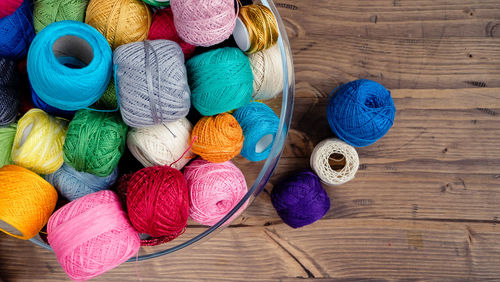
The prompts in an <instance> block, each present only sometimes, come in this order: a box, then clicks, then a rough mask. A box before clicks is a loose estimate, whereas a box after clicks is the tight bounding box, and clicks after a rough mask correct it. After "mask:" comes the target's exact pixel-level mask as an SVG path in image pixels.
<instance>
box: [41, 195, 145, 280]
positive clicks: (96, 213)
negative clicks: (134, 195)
mask: <svg viewBox="0 0 500 282" xmlns="http://www.w3.org/2000/svg"><path fill="white" fill-rule="evenodd" d="M47 233H48V237H47V239H48V241H49V243H50V246H51V247H52V249H53V250H54V253H55V254H56V256H57V261H58V262H59V263H60V264H61V266H62V268H63V269H64V271H65V272H66V274H67V275H68V276H69V278H71V279H72V280H74V281H86V280H89V279H92V278H94V277H96V276H99V275H101V274H103V273H104V272H106V271H108V270H110V269H113V268H115V267H117V266H118V265H120V264H121V263H123V262H125V261H127V260H128V259H129V258H131V257H133V256H135V254H136V253H137V252H138V251H139V248H140V246H141V243H140V239H139V234H138V233H137V231H135V229H134V228H133V227H132V226H131V225H130V222H129V221H128V218H127V215H126V213H125V211H124V210H123V208H122V205H121V203H120V200H119V198H118V196H117V195H116V194H115V193H114V192H112V191H109V190H104V191H99V192H96V193H92V194H89V195H87V196H84V197H82V198H80V199H78V200H76V201H73V202H70V203H69V204H67V205H65V206H64V207H62V208H60V209H59V210H57V211H56V212H55V213H54V214H53V215H52V216H51V217H50V220H49V223H48V226H47Z"/></svg>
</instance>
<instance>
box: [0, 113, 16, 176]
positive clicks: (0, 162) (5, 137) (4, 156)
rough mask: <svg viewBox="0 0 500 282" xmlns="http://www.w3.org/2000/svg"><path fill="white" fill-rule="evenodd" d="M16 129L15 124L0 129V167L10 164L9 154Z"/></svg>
mask: <svg viewBox="0 0 500 282" xmlns="http://www.w3.org/2000/svg"><path fill="white" fill-rule="evenodd" d="M16 129H17V124H16V123H12V124H11V125H9V126H7V127H0V167H3V166H4V165H8V164H12V157H11V152H12V144H14V137H15V136H16Z"/></svg>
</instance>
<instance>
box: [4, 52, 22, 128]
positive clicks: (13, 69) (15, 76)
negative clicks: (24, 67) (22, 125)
mask: <svg viewBox="0 0 500 282" xmlns="http://www.w3.org/2000/svg"><path fill="white" fill-rule="evenodd" d="M18 84H19V73H18V72H17V66H16V63H15V62H13V61H10V60H7V59H4V58H0V126H5V125H8V124H10V123H12V122H14V120H15V119H16V116H17V111H18V107H19V95H18Z"/></svg>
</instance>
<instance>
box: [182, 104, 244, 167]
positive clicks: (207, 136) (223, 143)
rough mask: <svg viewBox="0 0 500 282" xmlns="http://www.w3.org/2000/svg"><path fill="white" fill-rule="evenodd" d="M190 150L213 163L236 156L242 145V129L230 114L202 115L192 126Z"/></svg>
mask: <svg viewBox="0 0 500 282" xmlns="http://www.w3.org/2000/svg"><path fill="white" fill-rule="evenodd" d="M193 139H195V141H194V142H193V146H192V147H191V151H193V153H195V154H196V155H199V156H200V157H202V158H203V159H205V160H207V161H209V162H213V163H223V162H226V161H228V160H230V159H232V158H234V157H236V156H237V155H238V154H239V153H240V151H241V148H242V147H243V140H244V137H243V130H242V129H241V126H240V125H239V124H238V121H237V120H236V119H235V118H234V117H233V116H232V115H230V114H219V115H216V116H211V117H203V118H201V119H200V120H199V121H198V123H196V125H195V126H194V128H193V132H191V140H193Z"/></svg>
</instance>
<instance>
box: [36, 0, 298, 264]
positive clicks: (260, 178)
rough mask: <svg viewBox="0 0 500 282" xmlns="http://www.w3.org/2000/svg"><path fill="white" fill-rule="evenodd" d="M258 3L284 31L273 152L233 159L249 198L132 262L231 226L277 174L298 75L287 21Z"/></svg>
mask: <svg viewBox="0 0 500 282" xmlns="http://www.w3.org/2000/svg"><path fill="white" fill-rule="evenodd" d="M258 3H260V4H263V5H265V6H267V7H268V8H269V9H271V11H272V12H273V14H274V15H275V16H276V20H277V22H278V29H279V33H280V37H279V39H278V45H279V48H280V51H281V58H282V62H283V93H282V95H281V96H278V97H277V98H275V99H273V100H269V101H264V102H265V103H266V104H267V105H269V106H270V107H271V108H272V109H273V110H274V111H275V112H276V113H277V114H278V115H279V117H280V123H279V130H278V133H277V134H276V137H275V140H274V143H273V146H272V149H271V153H270V155H269V157H268V158H267V159H266V160H265V161H261V162H257V163H252V162H249V161H247V160H246V159H244V158H243V157H241V156H238V157H237V158H235V159H233V160H232V161H233V162H234V164H235V165H236V166H238V167H239V168H240V169H241V170H242V171H243V172H244V174H245V178H246V181H247V183H248V184H250V183H253V184H252V185H251V187H249V189H248V192H247V194H246V195H245V197H243V199H241V201H240V202H239V203H238V204H237V205H236V206H235V207H234V208H233V209H232V210H231V211H230V212H229V213H228V214H227V215H226V216H225V217H224V218H222V219H221V220H220V221H219V222H218V223H217V224H215V225H213V226H211V227H208V226H202V225H199V224H198V223H196V222H194V221H192V220H189V222H188V226H187V228H186V229H187V230H186V232H185V233H184V234H183V235H181V236H179V237H178V238H176V239H175V240H173V241H171V242H168V243H165V244H162V245H158V246H153V247H142V248H141V251H140V252H139V256H138V258H136V257H134V258H131V259H130V260H129V261H136V260H146V259H152V258H156V257H159V256H163V255H166V254H169V253H173V252H176V251H179V250H181V249H184V248H186V247H191V246H193V245H194V244H196V243H200V242H203V241H205V240H208V239H209V238H210V237H211V236H213V235H215V234H217V233H218V232H220V231H221V230H223V229H224V228H225V227H227V226H228V225H229V223H227V224H226V222H227V221H228V220H229V219H230V218H231V217H232V215H233V214H235V213H236V212H237V211H238V210H239V209H240V208H241V207H242V206H243V205H244V204H245V203H246V202H248V205H247V207H248V206H250V204H251V203H252V202H253V200H254V199H255V198H256V197H257V196H258V195H259V194H260V192H262V190H263V189H264V186H265V185H266V184H267V182H268V181H269V178H270V177H271V175H272V174H273V172H274V170H275V168H276V166H277V164H278V161H279V159H280V157H281V153H282V151H283V148H284V145H285V140H286V137H287V134H288V130H289V127H290V122H291V118H292V113H293V101H294V95H295V76H294V73H293V60H292V55H291V54H292V53H291V49H290V43H289V42H288V37H287V35H286V30H285V26H284V25H283V22H282V20H281V17H280V16H279V13H278V11H277V9H276V6H275V5H274V3H273V1H272V0H270V1H268V0H261V1H254V4H258ZM279 97H281V101H280V100H279ZM280 102H281V103H280ZM259 167H260V170H259ZM252 171H254V172H256V171H258V174H255V173H251V172H252ZM234 220H238V219H234ZM234 220H233V221H234ZM30 241H31V242H33V243H34V244H36V245H38V246H41V247H44V248H46V249H49V250H52V248H51V247H50V246H49V245H47V244H45V243H44V242H43V241H42V240H41V239H40V238H39V237H38V236H37V237H35V238H33V239H31V240H30Z"/></svg>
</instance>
